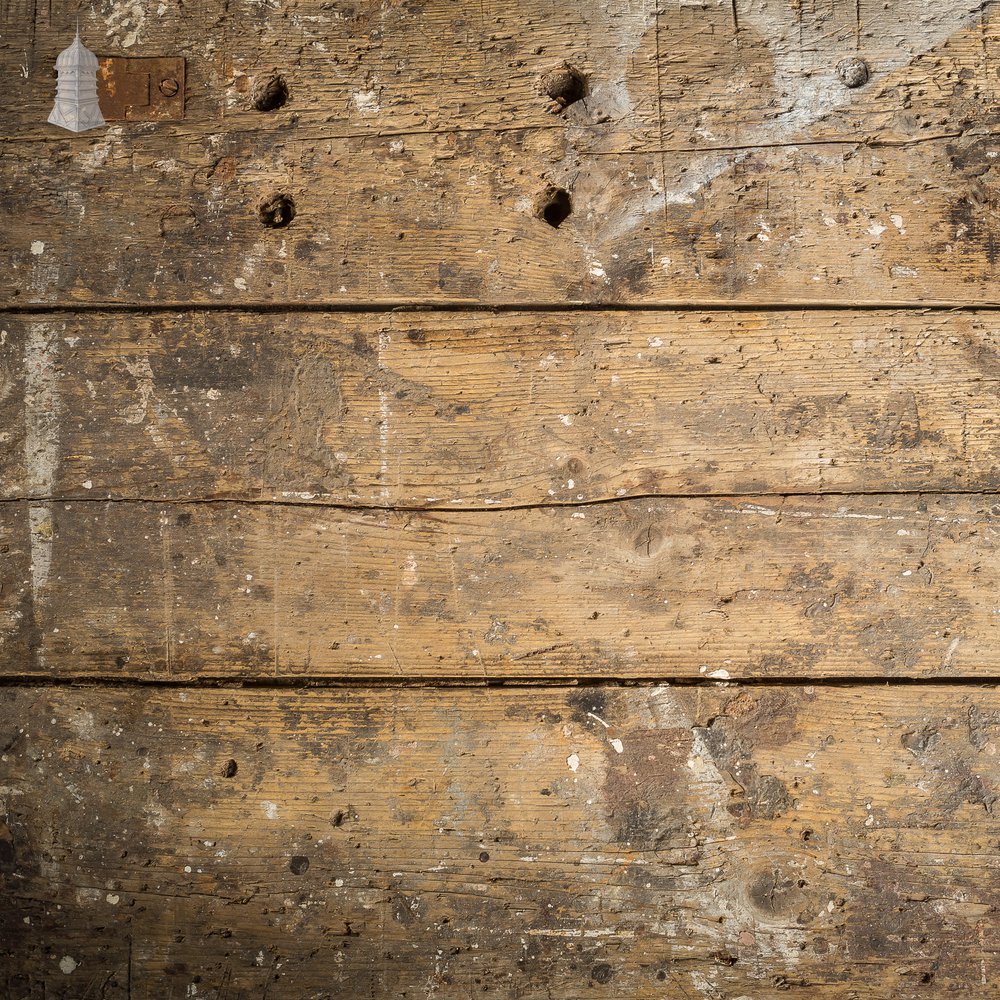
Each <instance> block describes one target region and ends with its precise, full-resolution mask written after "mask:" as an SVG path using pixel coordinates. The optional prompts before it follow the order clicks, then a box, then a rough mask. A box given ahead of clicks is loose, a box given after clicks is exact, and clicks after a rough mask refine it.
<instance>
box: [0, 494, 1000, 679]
mask: <svg viewBox="0 0 1000 1000" xmlns="http://www.w3.org/2000/svg"><path fill="white" fill-rule="evenodd" d="M998 529H1000V507H998V505H997V503H996V498H995V497H968V496H958V497H943V496H932V497H927V498H921V497H911V496H896V497H893V496H881V497H873V496H866V497H854V496H837V497H809V498H788V499H787V500H786V501H784V502H782V501H780V500H778V501H776V502H775V503H774V505H773V506H770V507H768V506H763V505H762V504H760V503H754V502H748V501H740V500H732V499H726V498H721V499H715V500H706V499H689V500H672V501H670V500H657V501H648V500H633V501H624V502H621V503H618V504H614V505H604V504H601V505H597V506H592V507H569V508H549V509H530V510H515V511H485V512H458V511H454V512H450V511H445V512H437V511H435V512H427V513H418V512H406V511H393V512H362V511H343V510H336V509H334V510H331V509H326V508H318V507H309V506H305V507H296V506H292V507H284V506H271V505H257V504H253V505H246V504H231V503H213V504H184V505H177V504H174V505H162V504H151V503H142V504H139V503H100V502H97V503H80V502H75V503H53V504H27V503H23V502H21V503H16V504H4V505H2V506H0V539H2V546H3V555H2V562H0V569H2V573H3V578H2V583H3V587H2V592H0V609H2V619H0V621H2V633H0V636H2V640H3V641H2V646H0V671H2V673H3V674H6V675H9V676H11V675H12V676H20V675H26V674H31V675H40V676H52V675H56V676H60V677H64V678H69V677H73V676H77V675H80V676H86V675H98V676H102V677H114V678H140V679H157V678H160V679H163V678H166V677H168V676H174V677H184V678H199V677H201V678H207V677H217V676H218V677H226V676H229V677H251V678H257V679H267V678H282V677H284V678H288V677H292V678H294V677H300V678H304V679H317V678H348V679H350V678H364V677H388V678H403V679H406V678H409V679H412V680H419V679H421V678H425V679H427V678H429V679H434V678H450V679H455V680H464V681H472V682H479V683H482V682H483V681H487V680H490V679H494V680H496V679H504V678H507V679H516V678H522V679H523V678H579V677H605V678H610V679H615V680H628V679H634V678H665V677H671V676H682V677H687V678H699V677H706V676H707V677H710V678H730V677H733V678H737V677H756V678H766V677H776V676H777V677H797V678H802V679H816V678H822V677H860V676H868V677H873V678H878V677H886V678H912V677H927V676H941V677H977V676H978V677H995V676H997V675H1000V643H998V641H997V638H998V630H1000V626H998V624H997V619H998V608H997V592H998V588H1000V572H998V565H1000V559H998Z"/></svg>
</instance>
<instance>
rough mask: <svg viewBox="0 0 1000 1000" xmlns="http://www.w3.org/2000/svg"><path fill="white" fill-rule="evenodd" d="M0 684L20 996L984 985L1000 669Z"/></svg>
mask: <svg viewBox="0 0 1000 1000" xmlns="http://www.w3.org/2000/svg"><path fill="white" fill-rule="evenodd" d="M0 697H2V699H3V712H2V713H0V747H2V748H3V758H2V760H3V761H4V764H5V778H4V783H3V786H2V787H0V801H2V802H3V803H4V804H5V807H6V819H5V823H4V825H3V826H0V871H2V872H3V873H4V877H5V878H6V879H7V880H8V885H10V886H11V887H12V891H11V893H10V896H9V897H8V899H7V901H6V903H5V905H4V907H3V908H2V909H0V930H2V933H0V956H2V955H3V954H4V953H5V952H6V953H7V954H8V955H10V954H13V955H15V956H17V958H18V961H19V964H17V965H13V966H12V965H10V964H7V963H4V962H0V983H5V984H6V989H7V992H6V993H5V995H6V996H18V997H29V998H35V997H42V996H45V997H48V998H49V1000H52V998H59V997H66V998H69V997H74V998H79V997H83V996H88V995H89V996H103V997H106V998H108V1000H117V998H125V997H132V998H150V1000H152V998H156V1000H162V998H167V997H178V998H179V997H191V996H197V997H203V996H209V997H230V998H235V997H251V996H253V997H260V996H265V995H266V996H268V997H270V998H272V1000H276V998H283V997H287V998H289V1000H300V998H302V997H331V998H332V997H343V996H359V997H390V996H392V997H425V996H428V995H431V996H442V997H460V996H470V995H472V996H483V997H494V998H509V997H520V998H545V997H554V996H558V997H565V998H583V997H588V998H589V997H643V998H647V997H648V998H654V997H655V998H678V1000H680V998H685V997H739V996H751V997H753V998H755V1000H765V998H766V1000H770V998H774V1000H778V998H784V997H787V996H788V995H790V994H791V995H804V996H810V997H829V998H831V1000H833V998H837V1000H845V998H857V1000H872V998H885V1000H890V998H892V1000H897V998H900V997H914V998H918V997H919V998H930V997H942V996H951V995H963V996H976V997H984V998H985V997H995V996H997V986H996V983H997V976H998V969H997V950H998V946H1000V941H998V938H997V922H996V919H995V916H996V912H997V908H998V906H1000V893H998V890H997V884H996V876H995V873H996V863H997V862H996V839H997V819H996V816H995V808H996V802H997V797H998V794H1000V785H998V780H997V769H996V763H995V761H996V752H997V746H998V745H1000V694H998V690H997V688H995V687H971V688H964V689H961V690H959V689H955V688H947V687H936V686H929V687H923V688H919V689H917V688H898V689H892V690H890V689H885V688H872V689H864V690H859V689H830V688H792V689H789V688H783V687H777V688H774V687H757V688H744V689H741V688H739V687H731V688H728V689H724V690H719V689H714V690H712V689H707V690H694V689H682V688H671V687H652V688H649V687H647V688H642V689H617V690H614V689H611V690H609V689H601V688H591V689H589V690H579V689H566V688H538V689H534V690H531V689H529V690H521V691H503V690H498V691H492V692H490V693H489V694H488V695H485V694H484V693H483V692H476V691H469V690H454V691H448V690H438V691H429V690H423V691H419V690H413V689H405V688H404V689H398V688H383V689H369V690H360V691H352V692H339V693H337V692H310V693H296V692H281V693H272V694H271V695H270V696H268V697H261V693H260V692H252V691H210V690H205V689H160V690H155V689H148V688H147V689H145V690H140V691H138V692H135V691H123V690H89V689H84V690H71V689H65V688H61V689H49V688H33V689H24V690H20V691H5V692H3V694H2V695H0ZM40 788H41V789H44V790H45V792H44V794H39V789H40Z"/></svg>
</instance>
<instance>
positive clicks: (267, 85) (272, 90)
mask: <svg viewBox="0 0 1000 1000" xmlns="http://www.w3.org/2000/svg"><path fill="white" fill-rule="evenodd" d="M287 101H288V84H287V83H285V80H284V77H281V76H272V77H271V78H270V79H269V80H266V81H265V82H264V83H262V84H261V85H260V86H259V87H258V88H257V90H256V91H255V93H254V96H253V106H254V107H255V108H256V109H257V110H258V111H277V110H278V108H281V107H284V105H285V104H286V102H287Z"/></svg>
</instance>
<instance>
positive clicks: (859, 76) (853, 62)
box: [837, 56, 871, 90]
mask: <svg viewBox="0 0 1000 1000" xmlns="http://www.w3.org/2000/svg"><path fill="white" fill-rule="evenodd" d="M837 76H839V77H840V82H841V83H842V84H843V85H844V86H845V87H850V88H851V89H852V90H853V89H854V88H855V87H863V86H864V85H865V84H866V83H867V82H868V79H869V77H870V76H871V70H869V68H868V63H866V62H865V61H864V59H862V58H861V57H860V56H851V57H850V58H848V59H842V60H841V61H840V62H839V63H837Z"/></svg>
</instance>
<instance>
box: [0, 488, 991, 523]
mask: <svg viewBox="0 0 1000 1000" xmlns="http://www.w3.org/2000/svg"><path fill="white" fill-rule="evenodd" d="M825 497H842V498H845V499H848V498H855V497H856V498H866V499H886V500H889V499H892V498H894V497H916V498H917V499H920V498H922V497H927V498H935V497H936V498H946V497H982V498H983V499H993V498H995V499H1000V491H998V490H972V489H969V490H962V489H948V490H928V489H926V488H925V489H920V490H875V491H866V490H824V491H822V492H816V491H809V490H806V491H802V492H782V493H631V494H627V495H624V496H620V497H597V498H595V499H591V500H551V501H543V502H535V503H516V504H506V505H505V504H501V503H495V504H466V505H459V504H457V503H456V504H450V505H446V506H441V505H425V506H421V505H416V504H388V505H385V504H358V503H343V502H340V501H326V500H319V499H318V500H287V499H268V498H266V497H121V496H117V497H115V496H93V495H92V494H90V495H86V496H77V495H75V494H74V495H67V496H16V497H4V498H0V507H3V506H5V505H11V506H14V505H21V504H29V505H30V504H67V505H69V504H74V505H76V504H123V505H129V504H135V505H137V506H138V505H147V506H158V505H166V506H177V507H183V506H191V507H199V506H210V505H213V504H229V505H230V506H233V507H264V508H268V507H274V508H279V509H280V508H285V507H288V508H293V509H295V508H302V509H312V510H341V511H347V512H351V511H354V512H359V513H361V512H365V513H367V512H371V513H380V514H397V513H398V514H490V513H496V512H502V513H507V512H510V511H531V510H551V509H557V508H565V509H570V510H576V509H579V508H581V507H609V506H613V505H615V504H624V503H642V502H643V501H656V500H666V501H677V502H682V501H689V500H719V501H723V502H726V501H728V502H731V503H740V502H743V501H752V500H769V501H774V500H786V499H801V500H810V499H811V500H820V499H822V498H825ZM774 513H775V516H776V517H777V516H780V515H781V513H782V512H781V511H780V510H779V511H775V512H774Z"/></svg>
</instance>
